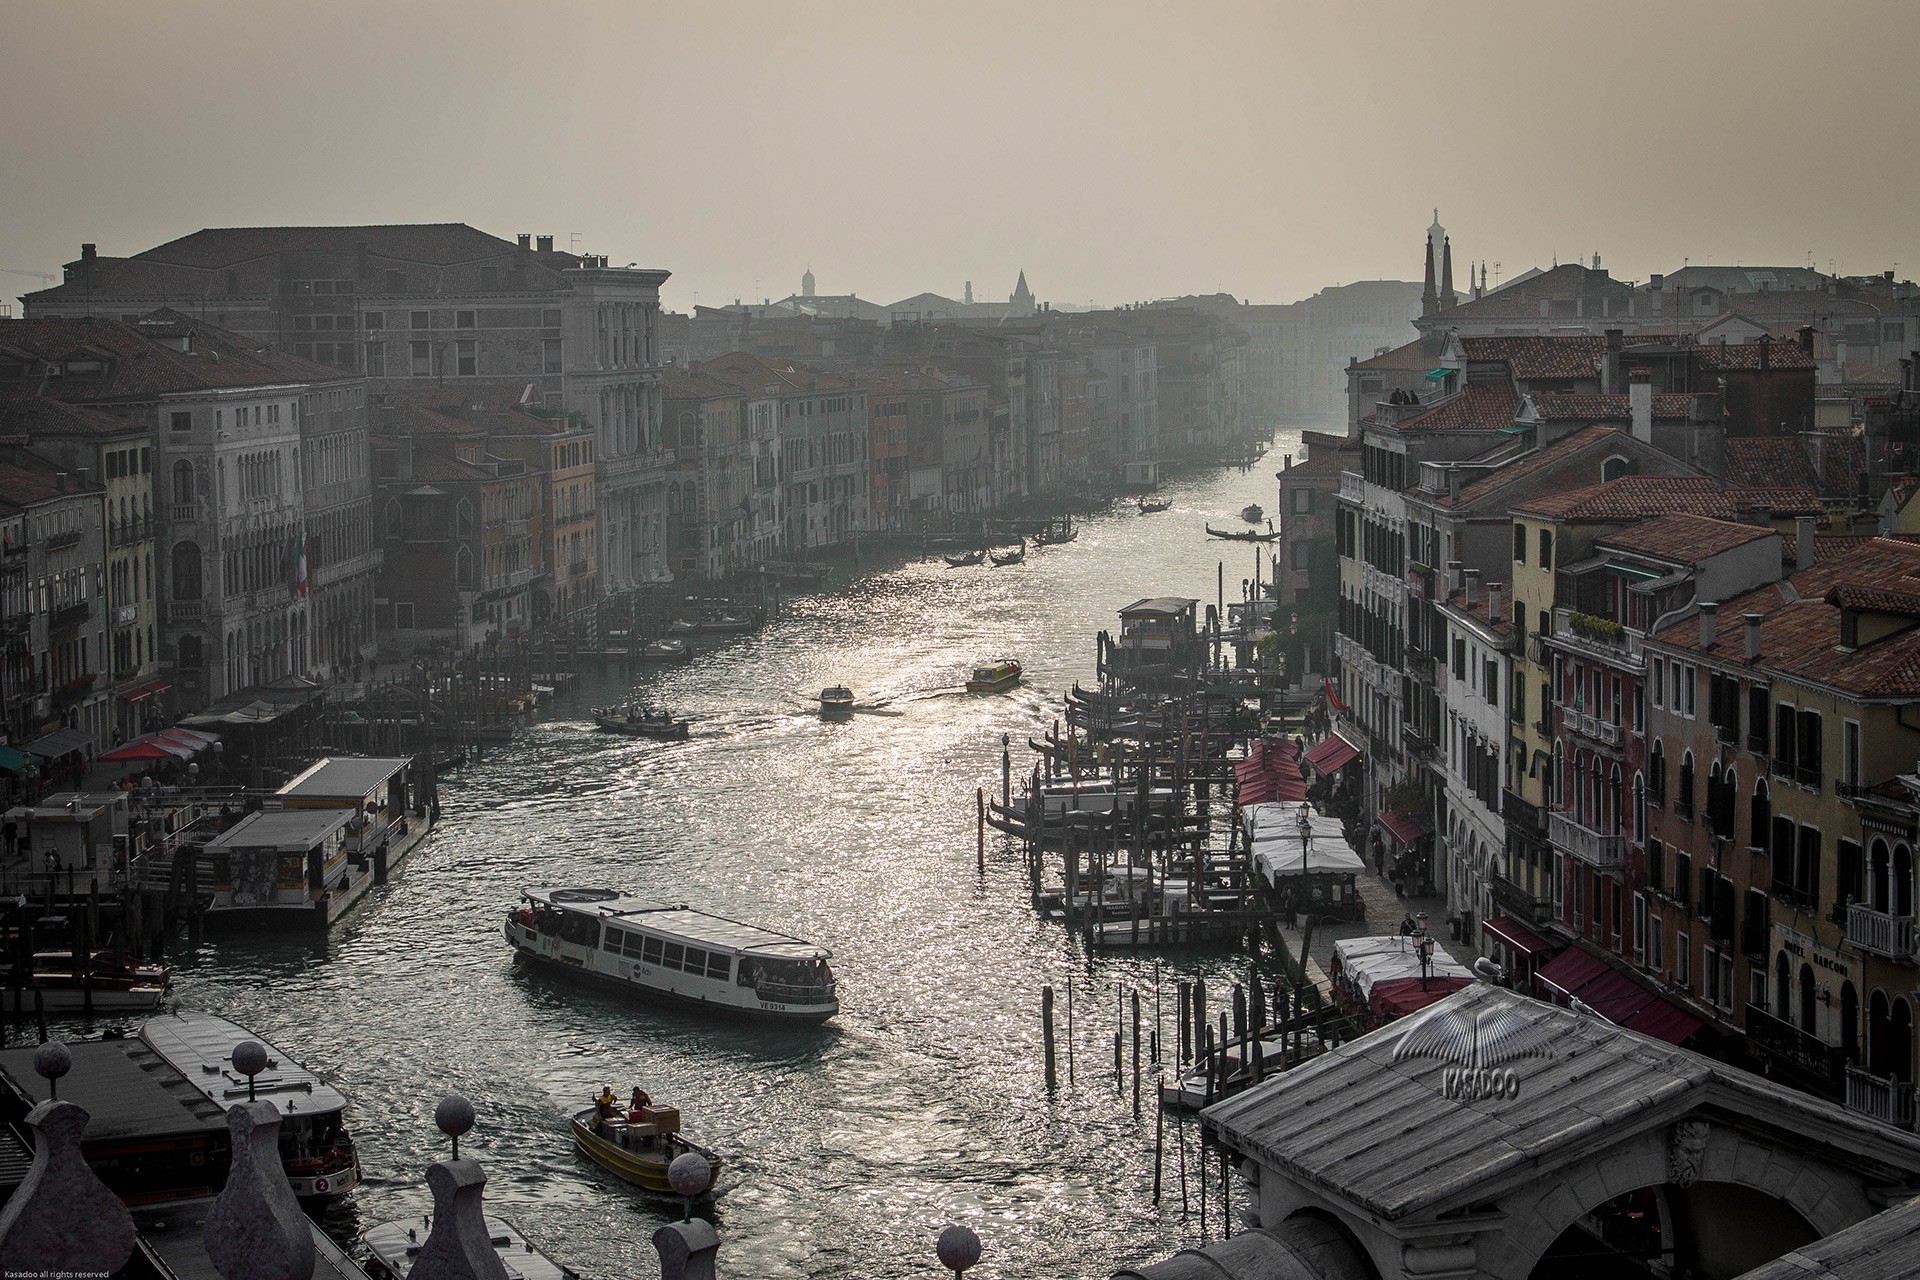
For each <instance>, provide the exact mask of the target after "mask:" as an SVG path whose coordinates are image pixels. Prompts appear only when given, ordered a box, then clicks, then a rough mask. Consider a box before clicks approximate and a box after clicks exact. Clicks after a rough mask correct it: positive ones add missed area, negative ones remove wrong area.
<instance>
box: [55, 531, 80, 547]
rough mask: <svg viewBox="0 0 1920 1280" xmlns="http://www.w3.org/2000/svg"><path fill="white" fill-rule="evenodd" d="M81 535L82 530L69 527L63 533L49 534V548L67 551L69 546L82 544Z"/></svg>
mask: <svg viewBox="0 0 1920 1280" xmlns="http://www.w3.org/2000/svg"><path fill="white" fill-rule="evenodd" d="M80 535H81V530H79V529H68V530H66V531H65V532H62V533H50V534H48V535H47V550H48V551H65V550H67V549H68V548H69V547H77V546H79V545H80Z"/></svg>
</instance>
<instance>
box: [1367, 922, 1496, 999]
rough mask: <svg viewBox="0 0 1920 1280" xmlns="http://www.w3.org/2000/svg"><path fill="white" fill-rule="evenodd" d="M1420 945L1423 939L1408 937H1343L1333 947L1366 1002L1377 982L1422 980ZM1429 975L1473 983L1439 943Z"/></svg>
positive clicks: (1462, 967)
mask: <svg viewBox="0 0 1920 1280" xmlns="http://www.w3.org/2000/svg"><path fill="white" fill-rule="evenodd" d="M1420 943H1421V939H1420V938H1417V937H1413V936H1411V935H1407V934H1389V935H1387V936H1385V937H1369V938H1342V939H1340V940H1339V941H1338V942H1336V943H1334V944H1333V954H1334V956H1335V958H1337V959H1338V960H1339V961H1340V973H1341V976H1342V977H1343V978H1345V979H1346V981H1348V982H1350V983H1352V984H1353V985H1354V987H1355V988H1356V989H1358V990H1359V992H1360V995H1361V997H1362V998H1363V999H1365V998H1368V997H1371V996H1372V994H1373V988H1374V984H1375V983H1379V982H1398V981H1402V980H1404V979H1407V978H1416V979H1417V978H1419V977H1420ZM1427 974H1428V976H1429V977H1430V978H1464V979H1465V980H1466V981H1468V982H1471V981H1473V970H1471V969H1468V968H1465V967H1464V966H1462V965H1461V963H1460V962H1459V961H1458V960H1455V959H1454V958H1453V957H1452V956H1450V955H1448V954H1447V952H1446V949H1445V948H1444V947H1442V946H1441V945H1440V944H1439V943H1437V942H1436V943H1434V944H1433V959H1432V961H1431V962H1430V963H1429V964H1428V966H1427Z"/></svg>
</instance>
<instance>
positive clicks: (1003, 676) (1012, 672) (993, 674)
mask: <svg viewBox="0 0 1920 1280" xmlns="http://www.w3.org/2000/svg"><path fill="white" fill-rule="evenodd" d="M1019 683H1020V664H1019V662H1017V661H1015V660H1014V659H1012V658H1002V659H1000V660H999V661H998V662H990V663H988V664H987V665H985V666H983V667H975V668H974V669H973V678H972V679H970V680H968V681H967V692H968V693H1004V692H1006V691H1007V690H1008V689H1011V688H1013V686H1015V685H1017V684H1019Z"/></svg>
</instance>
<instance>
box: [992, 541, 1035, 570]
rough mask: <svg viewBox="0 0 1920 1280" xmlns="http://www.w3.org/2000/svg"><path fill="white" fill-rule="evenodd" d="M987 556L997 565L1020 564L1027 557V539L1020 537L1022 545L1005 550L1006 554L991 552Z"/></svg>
mask: <svg viewBox="0 0 1920 1280" xmlns="http://www.w3.org/2000/svg"><path fill="white" fill-rule="evenodd" d="M987 558H988V559H989V560H992V561H993V562H994V564H996V565H1007V564H1019V563H1020V562H1021V561H1022V560H1025V559H1026V558H1027V540H1026V539H1025V538H1022V539H1020V545H1019V546H1017V547H1015V548H1014V549H1013V550H1011V551H1008V552H1005V553H1004V554H992V553H989V555H988V556H987Z"/></svg>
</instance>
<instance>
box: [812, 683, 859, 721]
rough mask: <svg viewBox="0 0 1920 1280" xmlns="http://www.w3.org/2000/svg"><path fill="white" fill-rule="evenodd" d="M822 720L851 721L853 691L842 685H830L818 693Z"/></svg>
mask: <svg viewBox="0 0 1920 1280" xmlns="http://www.w3.org/2000/svg"><path fill="white" fill-rule="evenodd" d="M820 718H821V719H822V720H851V719H853V690H851V689H849V688H847V686H845V685H843V684H830V685H828V686H827V687H826V688H824V689H822V690H821V691H820Z"/></svg>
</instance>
